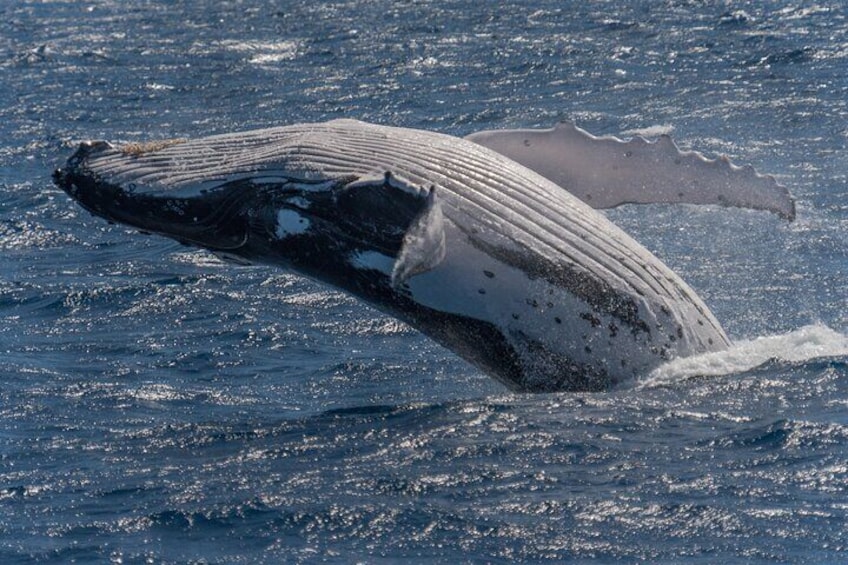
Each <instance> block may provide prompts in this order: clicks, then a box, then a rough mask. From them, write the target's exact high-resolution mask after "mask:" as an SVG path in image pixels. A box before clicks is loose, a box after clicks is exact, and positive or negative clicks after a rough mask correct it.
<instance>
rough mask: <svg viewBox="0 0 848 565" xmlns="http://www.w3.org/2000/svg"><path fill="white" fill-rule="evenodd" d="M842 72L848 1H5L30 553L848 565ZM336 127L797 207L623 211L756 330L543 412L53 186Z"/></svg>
mask: <svg viewBox="0 0 848 565" xmlns="http://www.w3.org/2000/svg"><path fill="white" fill-rule="evenodd" d="M802 4H803V6H802ZM847 68H848V11H846V7H845V5H844V3H842V2H835V1H832V2H818V3H799V2H790V1H785V0H775V1H768V2H766V1H762V2H756V1H742V2H699V1H691V0H689V1H687V0H680V1H672V0H668V1H663V2H657V1H647V0H635V1H630V0H628V1H622V0H607V1H603V0H599V1H596V2H572V1H562V0H558V1H552V0H551V1H545V0H529V1H522V2H497V3H496V2H477V3H470V2H456V1H449V0H425V1H422V2H409V1H395V2H388V1H369V2H366V1H364V0H349V1H339V2H285V1H278V2H259V1H255V0H244V1H230V2H212V1H208V0H205V1H204V0H199V1H184V2H177V1H174V2H166V1H153V0H151V1H146V2H137V3H128V2H118V1H110V0H102V1H94V0H90V1H82V2H77V1H61V0H46V1H36V0H11V1H8V2H4V3H3V4H2V6H0V85H2V88H0V320H2V321H0V562H2V563H26V562H32V561H38V562H56V563H65V562H107V561H111V562H116V563H118V562H122V563H145V562H149V563H184V562H195V563H253V562H268V563H282V562H290V563H296V562H331V563H349V562H375V563H391V562H408V561H410V560H412V561H428V562H444V563H457V562H460V563H462V562H493V563H512V562H516V561H519V562H536V561H546V560H549V561H575V562H598V563H608V562H624V563H629V562H640V561H646V562H693V563H715V562H718V561H722V562H732V563H736V562H739V563H839V562H846V561H848V336H846V332H848V151H846V144H848V73H846V69H847ZM337 117H353V118H359V119H363V120H368V121H373V122H378V123H383V124H389V125H402V126H409V127H418V128H426V129H432V130H437V131H441V132H446V133H451V134H456V135H464V134H467V133H470V132H473V131H476V130H481V129H491V128H498V127H548V126H551V125H552V124H554V123H556V122H557V121H558V120H561V119H570V120H574V121H576V122H577V123H578V124H579V125H581V126H582V127H584V128H586V129H588V130H590V131H592V132H593V133H597V134H605V133H622V132H623V133H625V134H626V133H628V132H630V133H632V132H635V131H641V130H645V129H650V130H651V131H671V132H672V135H673V136H674V137H675V139H676V140H677V142H678V143H679V144H680V145H681V146H682V147H685V148H696V149H698V150H701V151H704V152H706V153H708V154H710V155H716V154H722V153H726V154H729V155H731V156H732V157H733V159H734V160H735V161H736V162H740V163H752V164H753V165H755V166H756V167H757V168H758V169H759V170H761V171H766V172H769V173H772V174H774V175H776V176H777V177H778V178H779V179H780V181H781V182H782V183H783V184H785V185H786V186H787V187H789V189H790V190H791V192H792V193H793V195H794V196H795V198H796V199H797V205H798V218H797V220H795V221H794V222H791V223H789V222H785V221H783V220H780V219H778V218H776V217H774V216H773V215H770V214H767V213H762V212H753V211H747V210H733V209H718V208H714V207H693V206H641V207H637V206H626V207H623V208H620V209H616V210H613V211H610V212H609V216H610V217H611V218H612V219H613V220H614V221H616V222H617V223H619V224H620V225H622V226H623V227H624V228H625V229H626V230H627V231H629V232H630V233H631V234H633V235H634V236H635V237H636V238H637V239H638V240H640V241H641V242H643V243H644V244H645V245H646V246H647V247H648V248H649V249H651V250H652V251H653V252H654V253H656V254H657V255H658V256H659V257H660V258H661V259H663V260H664V261H665V262H666V263H668V264H669V265H670V266H671V267H672V268H673V269H675V270H676V271H677V272H679V273H680V274H681V275H682V276H683V278H684V279H686V280H687V281H688V282H689V283H690V284H691V285H692V286H693V287H694V288H695V289H696V290H697V291H698V292H699V293H700V295H701V296H702V297H703V298H704V300H705V301H706V302H707V304H709V305H710V307H711V308H712V309H713V312H714V313H715V314H716V316H717V317H718V319H719V320H721V321H722V323H723V324H724V325H725V328H726V330H727V331H728V333H729V334H730V335H731V337H732V338H733V339H734V341H735V342H736V345H735V346H734V348H733V349H731V350H730V351H728V352H723V353H719V354H714V355H709V356H703V357H700V358H695V359H685V360H678V361H675V362H673V363H671V364H669V365H668V366H665V367H662V368H661V369H659V370H657V371H655V372H654V373H653V374H650V375H644V378H641V379H639V380H638V381H635V382H632V383H626V384H625V385H623V386H621V387H620V388H618V389H616V390H613V391H609V392H605V393H597V394H573V393H562V394H547V395H530V394H512V393H508V392H507V391H505V390H504V389H503V388H502V387H501V386H499V385H498V384H497V383H495V382H494V381H492V380H491V379H489V378H488V377H486V376H485V375H483V374H481V373H480V372H479V371H477V370H475V369H474V368H472V367H470V366H469V365H467V364H465V363H464V362H462V361H461V360H459V359H458V358H457V357H455V356H454V355H453V354H451V353H450V352H449V351H447V350H445V349H443V348H441V347H439V346H437V345H435V344H433V343H432V342H430V341H429V340H427V339H426V338H424V337H423V336H421V335H420V334H418V333H416V332H415V331H414V330H412V329H410V328H408V327H406V326H404V325H403V324H401V323H398V322H396V321H394V320H392V319H391V318H387V317H386V316H384V315H381V314H380V313H377V312H375V311H373V310H371V309H369V308H367V307H365V306H363V305H362V304H360V303H359V302H357V301H356V300H354V299H352V298H350V297H348V296H345V295H343V294H340V293H338V292H335V291H333V290H332V289H328V288H325V287H322V286H320V285H318V284H316V283H313V282H310V281H307V280H303V279H301V278H299V277H296V276H294V275H291V274H289V273H285V272H281V271H278V270H274V269H270V268H258V267H251V268H235V267H233V266H230V265H225V264H223V263H221V262H219V261H218V260H216V259H215V258H214V257H212V256H210V255H209V254H207V253H204V252H201V251H197V250H193V249H190V248H185V247H180V246H179V245H177V244H176V243H173V242H171V241H169V240H166V239H163V238H155V237H143V236H141V235H139V234H136V233H133V232H132V231H130V230H127V229H125V228H123V227H119V226H110V225H108V224H106V223H105V222H103V221H101V220H98V219H96V218H92V217H90V216H88V215H87V214H86V213H84V212H83V211H82V210H81V209H80V208H78V207H77V206H76V205H74V204H73V203H72V202H71V201H70V199H69V198H68V197H66V196H65V195H64V194H63V193H62V192H60V191H59V190H57V189H56V188H54V187H53V185H52V183H51V181H50V173H51V171H52V169H53V168H55V167H57V166H59V165H61V164H62V162H63V161H64V159H65V158H67V156H68V155H69V154H70V153H71V152H72V151H73V148H74V146H75V144H76V143H78V142H79V141H80V140H84V139H109V140H116V141H137V140H145V139H165V138H172V137H196V136H201V135H208V134H213V133H222V132H228V131H234V130H237V129H250V128H255V127H263V126H268V125H272V124H287V123H294V122H303V121H320V120H327V119H332V118H337Z"/></svg>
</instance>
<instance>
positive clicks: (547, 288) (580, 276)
mask: <svg viewBox="0 0 848 565" xmlns="http://www.w3.org/2000/svg"><path fill="white" fill-rule="evenodd" d="M575 144H576V145H575ZM573 145H574V147H572V146H573ZM575 147H576V148H575ZM592 147H594V148H595V152H594V153H593V152H592V150H591V148H592ZM534 148H535V152H534ZM580 151H588V153H587V155H589V156H592V155H594V156H595V157H597V160H598V162H597V163H594V167H595V171H594V173H592V171H581V170H578V171H576V173H579V174H582V175H586V174H589V177H590V178H592V179H594V180H593V182H594V184H592V183H591V182H588V181H585V180H580V179H579V178H576V180H574V178H572V180H569V179H568V177H564V176H562V171H563V169H571V170H572V171H573V169H574V168H575V167H577V168H578V169H580V167H581V164H580V159H581V158H582V159H590V157H585V156H584V157H580V154H579V152H580ZM604 152H608V153H609V156H608V157H603V153H604ZM640 152H643V153H645V155H647V157H646V156H644V155H643V156H640V155H639V153H640ZM563 153H566V154H569V155H572V157H574V158H576V159H577V161H576V164H575V161H574V159H572V160H571V161H568V160H567V159H566V157H563ZM634 153H636V159H634ZM534 155H535V158H536V161H537V162H534ZM540 156H541V158H539V157H540ZM575 156H576V157H575ZM616 159H617V160H618V161H616ZM664 159H665V160H666V161H668V162H667V163H665V164H663V162H662V161H663V160H664ZM520 162H524V163H525V164H526V165H527V166H525V165H523V164H520ZM604 163H606V164H607V165H609V168H608V170H606V171H605V170H604V168H603V164H604ZM589 164H590V165H592V163H591V162H590V163H589ZM531 167H532V169H531ZM622 167H625V170H623V171H622V170H621V169H622ZM628 168H629V169H630V170H631V171H634V174H636V173H635V172H638V171H640V170H642V169H646V170H648V171H651V170H653V173H652V174H651V175H649V176H650V177H651V178H653V179H654V181H655V183H656V184H657V185H658V186H659V188H658V191H657V192H656V193H655V194H653V195H652V193H651V185H650V183H648V181H647V180H642V179H639V178H637V180H636V181H635V182H629V181H628V180H627V169H628ZM675 168H677V169H681V170H682V169H686V170H688V171H690V172H689V173H682V176H683V177H685V176H686V174H690V175H699V180H700V181H701V182H700V184H699V187H698V190H693V189H692V188H691V185H687V184H686V181H685V179H684V181H680V177H681V173H680V172H679V171H678V172H676V173H675V172H674V171H672V172H669V169H675ZM533 169H535V170H533ZM705 171H706V172H705ZM666 174H667V176H668V177H669V179H671V180H662V178H663V175H666ZM675 174H677V175H678V184H677V187H676V190H675V185H674V180H673V177H674V175H675ZM557 175H559V176H557ZM604 177H606V178H607V181H606V182H605V181H604ZM552 178H553V179H554V180H556V181H557V182H554V180H551V179H552ZM646 178H647V177H646ZM54 180H55V182H56V183H57V184H58V185H59V186H60V187H61V188H63V189H64V190H65V191H66V192H67V193H68V194H69V195H70V196H72V197H73V198H74V199H75V200H77V201H78V202H79V203H80V204H81V205H82V206H83V207H84V208H86V209H87V210H89V211H90V212H92V213H94V214H96V215H98V216H102V217H104V218H106V219H108V220H110V221H112V222H119V223H123V224H128V225H130V226H134V227H135V228H137V229H139V230H141V231H143V232H149V233H156V234H161V235H165V236H168V237H170V238H173V239H176V240H178V241H180V242H183V243H185V244H189V245H194V246H198V247H201V248H205V249H208V250H210V251H212V252H214V253H216V254H218V255H220V256H222V257H224V258H226V259H230V260H233V261H236V262H241V263H259V264H270V265H277V266H280V267H283V268H286V269H290V270H292V271H295V272H297V273H300V274H302V275H305V276H307V277H310V278H313V279H316V280H319V281H322V282H324V283H327V284H330V285H332V286H334V287H337V288H339V289H342V290H344V291H347V292H349V293H351V294H353V295H355V296H357V297H359V298H361V299H362V300H364V301H366V302H368V303H369V304H371V305H373V306H375V307H376V308H378V309H379V310H382V311H383V312H386V313H388V314H390V315H392V316H395V317H397V318H399V319H401V320H403V321H404V322H406V323H408V324H409V325H411V326H413V327H415V328H417V329H418V330H420V331H422V332H423V333H424V334H426V335H428V336H430V337H431V338H433V339H434V340H436V341H437V342H439V343H441V344H442V345H444V346H446V347H447V348H449V349H450V350H452V351H454V352H456V353H457V354H458V355H460V356H461V357H463V358H465V359H466V360H468V361H470V362H471V363H473V364H474V365H476V366H477V367H479V368H480V369H482V370H483V371H484V372H486V373H487V374H489V375H491V376H492V377H494V378H495V379H497V380H498V381H500V382H502V383H503V384H505V385H506V386H507V387H509V388H510V389H513V390H517V391H533V392H542V391H557V390H572V391H577V390H581V391H583V390H589V391H592V390H602V389H606V388H608V387H610V386H611V385H614V384H616V383H619V382H621V381H623V380H626V379H631V378H633V377H635V376H638V375H643V374H645V373H646V372H647V371H649V370H651V369H652V368H654V367H656V366H658V365H659V364H661V363H662V362H663V361H665V360H668V359H670V358H673V357H683V356H689V355H693V354H698V353H703V352H708V351H715V350H720V349H723V348H726V347H727V346H728V344H729V340H728V338H727V336H726V335H725V333H724V331H723V330H722V328H721V326H720V324H719V323H718V321H717V320H716V319H715V318H714V316H713V315H712V313H711V312H710V311H709V309H708V308H707V307H706V305H705V304H704V303H703V302H702V301H701V299H700V298H699V297H698V296H697V295H696V294H695V292H694V291H693V290H692V289H691V288H690V287H689V286H688V285H687V284H686V283H685V282H684V281H683V280H682V279H681V278H680V277H679V276H678V275H677V274H675V273H674V272H673V271H671V270H670V269H669V268H668V267H667V266H666V265H664V264H663V263H662V262H661V261H660V260H659V259H657V258H656V257H655V256H654V255H652V254H651V253H650V252H649V251H647V250H646V249H645V248H644V247H642V246H641V245H640V244H639V243H637V242H636V241H635V240H633V239H632V238H631V237H630V236H628V235H627V234H626V233H624V232H623V231H622V230H621V229H619V228H618V227H616V226H615V225H613V224H612V223H611V222H610V221H609V220H607V218H606V217H605V216H604V215H603V214H601V213H599V212H597V211H596V210H595V209H593V208H592V207H590V206H589V205H588V204H587V202H588V203H593V201H594V203H595V205H596V206H598V207H608V206H611V205H616V204H618V203H621V202H650V201H658V200H659V201H681V202H688V201H695V202H713V203H717V204H730V205H740V206H751V207H761V208H766V209H770V210H773V211H775V212H777V213H779V214H781V215H782V216H785V217H790V218H791V217H792V216H793V215H794V205H793V204H792V201H791V198H789V196H788V193H787V192H786V190H785V189H783V188H782V187H780V186H779V185H778V184H777V183H776V182H775V181H774V179H773V178H771V177H767V176H762V175H759V174H757V173H755V172H754V171H753V170H749V169H742V168H738V167H734V166H732V165H730V164H729V163H728V162H725V161H721V160H715V161H712V160H708V159H706V158H704V157H702V156H701V155H700V154H695V153H684V152H681V151H679V150H678V149H677V148H676V146H674V145H673V143H671V142H670V140H668V141H661V142H647V141H645V140H635V141H633V140H632V141H629V142H625V141H622V140H618V139H615V138H594V137H593V136H591V135H589V134H587V133H586V132H583V131H582V130H579V128H575V127H574V126H571V125H569V124H564V125H561V126H559V127H557V128H554V129H553V130H543V131H526V130H511V131H504V132H483V133H481V134H476V135H475V136H472V138H471V139H461V138H457V137H452V136H449V135H444V134H440V133H434V132H428V131H421V130H412V129H405V128H397V127H387V126H379V125H373V124H367V123H363V122H359V121H355V120H335V121H331V122H326V123H318V124H299V125H291V126H283V127H275V128H268V129H262V130H256V131H248V132H241V133H235V134H224V135H217V136H211V137H205V138H199V139H195V140H173V141H163V142H153V143H148V144H129V145H124V146H117V145H113V144H110V143H106V142H85V143H82V144H81V145H80V146H79V148H78V149H77V151H76V152H75V153H74V155H73V156H71V157H70V158H69V159H68V161H67V163H66V165H65V166H64V167H63V168H61V169H58V170H57V171H56V172H55V173H54ZM710 183H712V184H710ZM567 184H572V186H565V187H564V186H561V185H567ZM637 185H639V186H637ZM660 185H662V186H660ZM669 187H671V188H669Z"/></svg>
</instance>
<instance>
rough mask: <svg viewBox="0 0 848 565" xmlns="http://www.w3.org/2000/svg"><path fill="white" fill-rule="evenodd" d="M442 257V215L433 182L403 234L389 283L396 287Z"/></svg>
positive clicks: (423, 271)
mask: <svg viewBox="0 0 848 565" xmlns="http://www.w3.org/2000/svg"><path fill="white" fill-rule="evenodd" d="M444 257H445V227H444V218H443V216H442V208H441V205H440V204H439V200H438V198H437V196H436V187H435V186H433V187H431V188H430V192H429V194H428V195H427V203H426V206H425V207H424V208H423V209H422V210H421V213H420V214H419V215H418V217H417V218H415V220H414V221H413V222H412V224H410V226H409V229H407V231H406V233H405V234H404V236H403V245H402V246H401V250H400V253H399V254H398V256H397V260H396V261H395V264H394V267H393V268H392V286H394V287H399V286H401V285H402V284H404V283H405V282H406V281H407V280H409V278H410V277H413V276H415V275H418V274H421V273H425V272H427V271H429V270H431V269H433V268H434V267H436V266H437V265H438V264H439V263H441V262H442V259H444Z"/></svg>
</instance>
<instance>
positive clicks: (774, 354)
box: [638, 324, 848, 387]
mask: <svg viewBox="0 0 848 565" xmlns="http://www.w3.org/2000/svg"><path fill="white" fill-rule="evenodd" d="M823 357H848V335H845V334H842V333H839V332H838V331H836V330H833V329H831V328H829V327H827V326H825V325H822V324H812V325H809V326H804V327H802V328H799V329H797V330H793V331H791V332H788V333H785V334H780V335H773V336H762V337H757V338H754V339H750V340H742V341H738V342H735V343H734V344H733V345H732V346H731V347H730V349H727V350H725V351H717V352H713V353H705V354H703V355H695V356H692V357H686V358H683V359H674V360H672V361H669V362H668V363H665V364H664V365H661V366H660V367H657V368H656V369H654V370H653V371H652V372H651V373H650V374H649V375H648V376H647V377H645V379H643V380H642V381H641V382H640V383H639V385H638V386H639V387H650V386H656V385H662V384H667V383H669V382H673V381H677V380H679V379H682V378H688V377H694V376H699V377H712V376H721V375H729V374H733V373H741V372H745V371H748V370H750V369H753V368H754V367H758V366H760V365H762V364H763V363H766V362H768V361H771V360H773V359H779V360H782V361H787V362H790V363H797V362H804V361H809V360H812V359H819V358H823Z"/></svg>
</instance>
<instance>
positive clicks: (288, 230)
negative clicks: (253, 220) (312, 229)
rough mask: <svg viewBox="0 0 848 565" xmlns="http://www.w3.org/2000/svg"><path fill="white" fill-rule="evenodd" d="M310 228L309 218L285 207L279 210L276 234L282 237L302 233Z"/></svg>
mask: <svg viewBox="0 0 848 565" xmlns="http://www.w3.org/2000/svg"><path fill="white" fill-rule="evenodd" d="M308 229H309V220H308V219H307V218H304V217H303V216H301V215H300V214H298V213H297V212H295V211H294V210H289V209H288V208H283V209H282V210H280V211H279V212H277V229H276V231H275V234H276V236H277V237H278V238H280V239H285V238H287V237H290V236H293V235H300V234H302V233H305V232H306V230H308Z"/></svg>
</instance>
